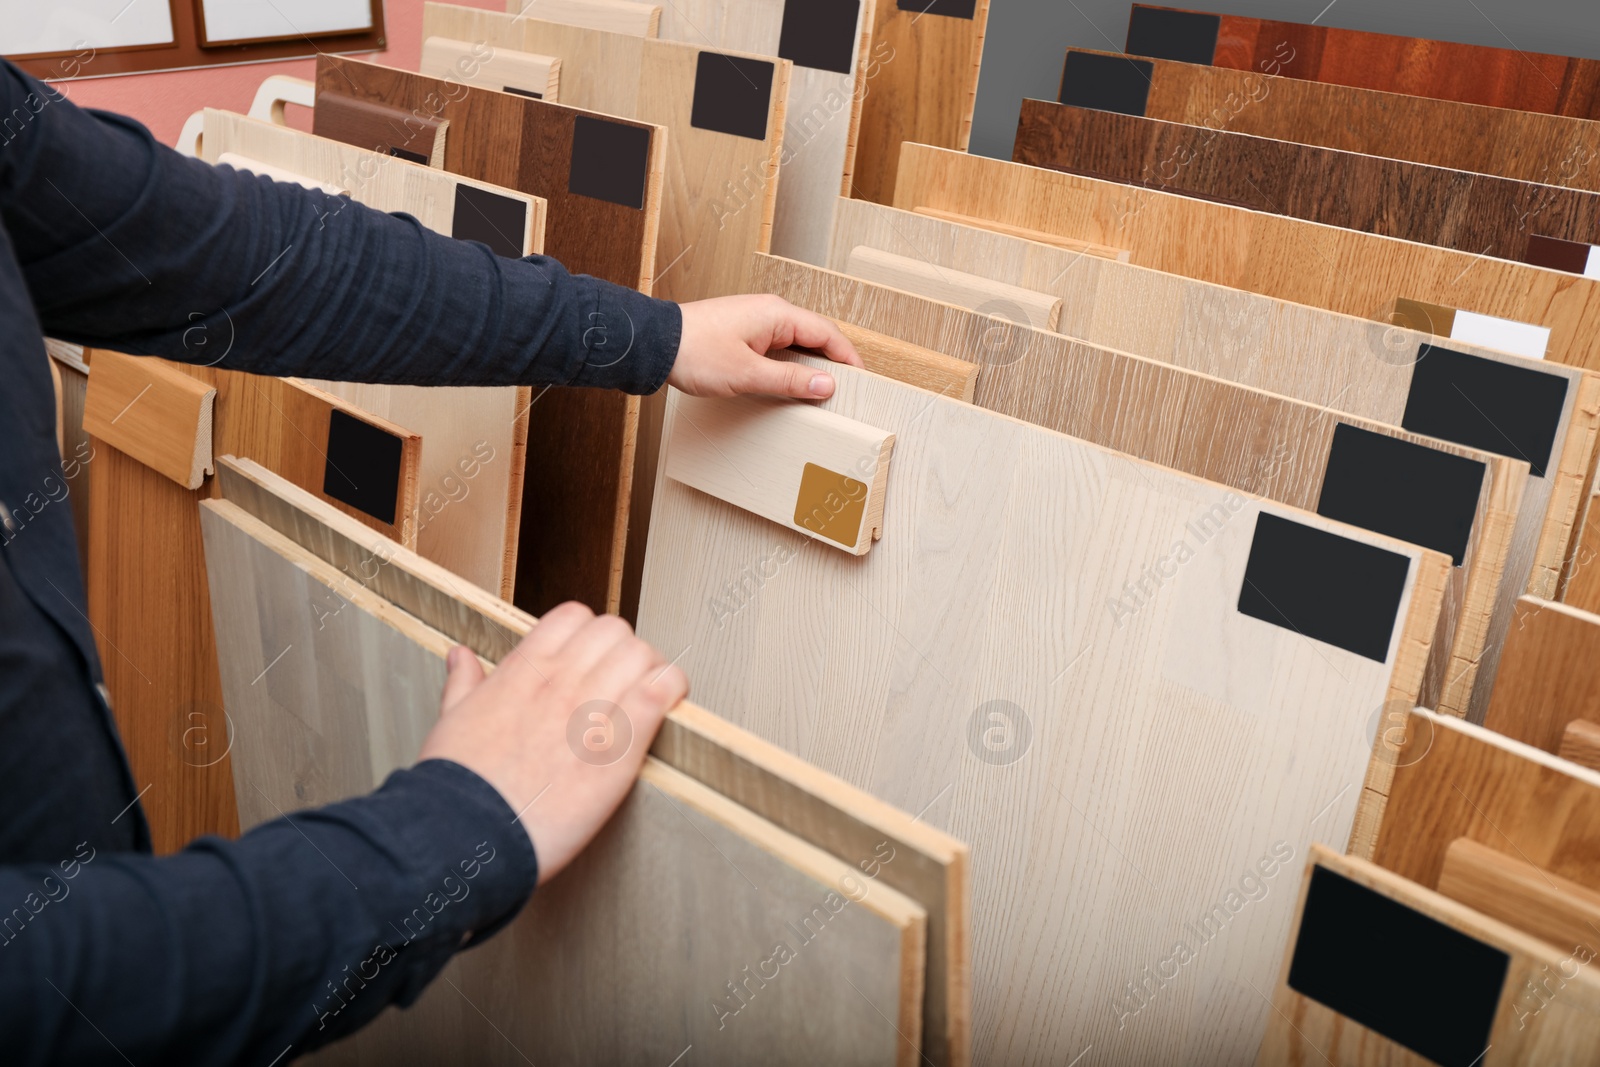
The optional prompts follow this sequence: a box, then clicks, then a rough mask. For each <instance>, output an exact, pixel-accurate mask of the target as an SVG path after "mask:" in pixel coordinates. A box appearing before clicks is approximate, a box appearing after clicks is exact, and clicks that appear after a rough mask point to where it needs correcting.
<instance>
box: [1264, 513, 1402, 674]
mask: <svg viewBox="0 0 1600 1067" xmlns="http://www.w3.org/2000/svg"><path fill="white" fill-rule="evenodd" d="M1410 573H1411V561H1410V560H1409V559H1408V558H1406V557H1405V556H1402V555H1400V554H1399V553H1398V552H1390V551H1389V550H1388V549H1384V548H1379V547H1377V546H1376V545H1367V544H1362V543H1361V542H1360V541H1352V540H1351V539H1350V538H1348V537H1340V536H1339V535H1338V534H1336V533H1329V532H1328V531H1326V530H1319V529H1317V528H1315V527H1313V526H1306V525H1305V524H1303V523H1298V522H1294V521H1292V520H1289V519H1284V518H1279V517H1278V516H1276V515H1272V514H1269V513H1267V512H1265V511H1263V512H1261V513H1260V514H1259V515H1258V516H1257V517H1256V529H1255V537H1254V539H1253V540H1252V541H1251V542H1250V560H1249V562H1248V563H1246V564H1245V568H1244V583H1243V585H1242V586H1241V588H1240V590H1239V611H1240V612H1241V613H1242V614H1245V615H1249V616H1250V617H1251V618H1254V619H1260V620H1261V621H1262V622H1270V623H1272V624H1273V625H1274V626H1282V627H1283V628H1284V629H1286V630H1293V631H1294V632H1295V633H1298V634H1303V635H1304V636H1306V637H1310V638H1313V639H1315V640H1317V641H1326V642H1327V643H1328V644H1330V645H1337V646H1338V647H1339V648H1342V649H1344V650H1345V651H1347V652H1354V653H1355V654H1356V655H1358V656H1365V657H1367V658H1368V659H1373V660H1377V661H1378V662H1379V663H1382V662H1383V661H1384V660H1385V659H1386V658H1387V657H1388V655H1389V638H1390V636H1391V635H1392V634H1393V633H1394V624H1395V615H1396V613H1397V612H1399V610H1400V599H1401V597H1403V596H1404V595H1405V591H1406V578H1407V576H1408V575H1409V574H1410Z"/></svg>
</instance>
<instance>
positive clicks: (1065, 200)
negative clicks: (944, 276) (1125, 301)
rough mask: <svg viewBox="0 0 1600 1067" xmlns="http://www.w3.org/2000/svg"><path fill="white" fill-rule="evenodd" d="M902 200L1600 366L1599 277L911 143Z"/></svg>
mask: <svg viewBox="0 0 1600 1067" xmlns="http://www.w3.org/2000/svg"><path fill="white" fill-rule="evenodd" d="M895 206H896V207H899V208H903V209H905V210H908V211H909V210H915V209H917V208H921V207H931V208H936V209H941V210H949V211H960V212H963V213H966V214H969V215H973V216H975V217H978V218H991V219H994V220H995V221H998V222H1003V223H1006V224H1008V225H1013V226H1028V227H1031V228H1033V229H1040V230H1049V231H1053V232H1056V233H1061V234H1065V235H1067V236H1071V237H1074V238H1077V239H1078V240H1084V241H1093V242H1097V243H1103V244H1110V245H1114V246H1116V247H1120V248H1127V249H1129V251H1130V253H1131V258H1130V262H1132V263H1136V264H1139V265H1140V266H1146V267H1154V268H1156V269H1157V270H1164V271H1168V272H1170V273H1173V274H1182V275H1185V276H1187V277H1191V278H1199V279H1201V280H1203V281H1209V282H1215V283H1217V284H1220V285H1228V286H1233V287H1234V288H1238V289H1247V290H1250V291H1251V292H1256V293H1261V294H1263V295H1265V296H1273V297H1277V298H1278V299H1280V300H1291V301H1294V302H1295V303H1300V304H1310V305H1312V306H1313V307H1321V308H1326V309H1328V310H1330V311H1341V312H1344V313H1346V314H1350V315H1360V316H1362V317H1364V318H1380V317H1381V318H1383V319H1384V320H1385V321H1387V320H1388V318H1389V316H1390V315H1391V314H1392V311H1393V308H1394V303H1395V301H1396V300H1397V299H1411V300H1420V301H1426V302H1428V303H1431V304H1438V305H1442V306H1444V307H1447V308H1459V309H1461V310H1463V311H1467V312H1474V313H1477V314H1481V315H1484V316H1490V317H1493V318H1497V319H1506V320H1511V321H1512V322H1515V323H1526V324H1531V325H1533V326H1537V327H1542V328H1546V329H1549V330H1550V335H1549V341H1548V346H1547V351H1546V352H1545V353H1543V354H1544V355H1546V356H1547V357H1548V358H1550V359H1552V360H1555V361H1557V362H1560V363H1565V364H1567V365H1569V366H1576V367H1593V368H1595V369H1600V283H1596V282H1595V281H1591V280H1589V279H1586V278H1582V277H1579V276H1577V275H1572V274H1564V273H1560V272H1557V271H1552V270H1545V269H1543V268H1539V267H1531V266H1527V265H1525V264H1520V263H1508V262H1505V261H1503V260H1495V259H1487V258H1484V257H1482V256H1474V255H1471V254H1469V253H1466V252H1457V251H1454V250H1453V249H1447V248H1435V247H1432V246H1429V245H1421V244H1415V243H1412V242H1409V241H1401V240H1398V239H1396V238H1392V237H1380V236H1378V235H1375V234H1368V233H1358V232H1355V231H1352V230H1342V229H1338V228H1335V227H1332V226H1323V225H1320V224H1318V223H1314V222H1306V221H1305V220H1303V219H1292V218H1288V217H1286V216H1282V215H1272V214H1267V213H1265V212H1259V211H1249V210H1246V209H1244V208H1238V207H1232V206H1230V205H1226V204H1215V203H1208V202H1206V201H1202V200H1195V199H1192V198H1190V197H1185V196H1178V195H1177V194H1174V193H1163V192H1157V191H1155V190H1151V189H1140V188H1137V187H1134V186H1128V185H1122V184H1119V183H1116V182H1107V181H1102V180H1099V179H1095V178H1083V177H1079V176H1077V175H1071V174H1062V173H1060V172H1058V171H1050V170H1044V169H1041V168H1037V167H1028V166H1024V165H1022V164H1019V163H1007V162H1004V161H1001V160H992V159H985V158H983V157H981V156H972V155H967V154H966V153H963V152H951V151H948V150H945V149H938V148H929V147H927V146H924V145H915V144H907V145H905V146H904V148H903V150H902V158H901V161H900V177H899V182H898V184H897V185H896V187H895Z"/></svg>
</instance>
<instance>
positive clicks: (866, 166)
mask: <svg viewBox="0 0 1600 1067" xmlns="http://www.w3.org/2000/svg"><path fill="white" fill-rule="evenodd" d="M802 17H805V16H802ZM988 23H989V0H876V14H875V15H874V22H873V26H872V55H871V56H870V58H869V59H868V60H867V68H866V72H865V76H864V77H863V79H862V81H861V90H860V91H861V92H862V93H864V94H865V95H864V98H863V100H862V103H861V132H860V135H859V136H858V138H857V147H856V165H855V171H854V174H853V175H852V177H851V180H850V188H849V190H848V194H849V195H850V196H854V197H860V198H862V199H865V200H873V201H876V202H877V203H880V204H887V203H889V200H890V197H892V196H893V195H894V188H895V171H896V170H897V169H898V167H899V165H900V143H901V142H902V141H915V142H917V143H919V144H936V145H939V146H941V147H944V148H953V149H956V150H958V151H962V152H964V151H966V149H967V140H968V138H969V137H970V136H971V134H972V107H973V104H974V103H975V102H976V101H977V96H978V66H979V64H980V63H981V62H982V61H983V35H984V30H985V28H986V27H987V26H988Z"/></svg>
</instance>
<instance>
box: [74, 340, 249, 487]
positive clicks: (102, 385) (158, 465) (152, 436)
mask: <svg viewBox="0 0 1600 1067" xmlns="http://www.w3.org/2000/svg"><path fill="white" fill-rule="evenodd" d="M51 366H52V367H54V366H55V361H54V360H51ZM96 370H97V371H98V373H96V374H95V375H94V380H93V384H92V385H91V386H89V387H88V389H87V390H86V392H85V396H84V404H83V429H84V431H85V432H87V433H89V434H90V435H92V436H94V437H98V438H100V439H101V440H102V441H104V442H106V444H108V445H111V446H112V447H114V448H116V449H118V450H120V451H122V452H125V453H126V454H127V455H129V456H130V457H132V458H133V459H136V460H138V461H139V462H140V463H143V464H144V465H145V466H147V467H150V468H153V469H154V470H156V471H159V472H160V473H162V474H165V475H166V476H167V477H168V478H171V479H172V480H173V481H174V482H176V483H177V484H178V485H181V486H182V487H183V488H185V489H198V488H200V483H201V482H203V481H204V480H205V476H206V475H207V474H209V473H211V470H212V463H211V413H212V405H213V404H214V403H215V402H216V399H217V391H216V390H215V389H213V388H210V387H209V386H207V385H205V384H203V383H201V382H197V381H195V380H194V379H193V378H191V377H189V376H188V375H187V374H183V373H180V372H179V371H175V370H172V369H170V368H168V367H166V366H163V365H162V364H161V363H159V362H157V361H155V360H144V359H138V358H136V357H134V356H125V355H123V354H122V353H120V352H105V353H102V355H101V356H100V358H99V359H98V360H97V361H96ZM59 382H60V379H59V378H58V379H57V383H58V386H59ZM59 407H60V405H59V404H58V409H59ZM64 440H65V439H64V437H63V438H62V443H63V445H64Z"/></svg>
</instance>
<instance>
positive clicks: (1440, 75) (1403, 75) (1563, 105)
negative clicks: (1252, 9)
mask: <svg viewBox="0 0 1600 1067" xmlns="http://www.w3.org/2000/svg"><path fill="white" fill-rule="evenodd" d="M1153 6H1156V5H1147V4H1135V5H1134V7H1135V8H1144V7H1153ZM1167 10H1180V9H1173V8H1169V9H1167ZM1221 20H1222V21H1221V26H1220V29H1219V32H1218V34H1217V45H1216V51H1215V54H1214V55H1213V56H1212V59H1211V63H1212V65H1213V66H1218V67H1232V68H1234V69H1235V70H1255V69H1256V67H1257V65H1258V64H1259V63H1260V62H1261V60H1262V59H1264V58H1265V57H1267V56H1269V55H1271V54H1272V53H1273V51H1274V49H1275V48H1276V47H1277V46H1278V45H1279V44H1280V43H1281V42H1288V44H1289V45H1290V46H1291V47H1292V48H1293V49H1294V52H1295V58H1294V61H1293V62H1290V63H1285V64H1283V66H1282V73H1283V75H1284V76H1285V77H1289V78H1304V79H1307V80H1310V81H1319V82H1331V83H1333V84H1335V85H1351V86H1357V87H1360V88H1363V89H1382V90H1385V91H1388V92H1395V93H1405V94H1407V95H1410V96H1430V97H1437V98H1439V99H1442V100H1461V101H1464V102H1466V103H1472V104H1487V105H1489V106H1491V107H1502V108H1514V109H1516V110H1518V111H1538V112H1544V113H1546V114H1550V115H1571V116H1575V117H1578V118H1590V119H1594V118H1600V61H1597V60H1591V59H1572V58H1568V57H1566V56H1552V55H1541V54H1539V53H1531V52H1523V51H1521V50H1519V49H1515V48H1490V47H1486V46H1484V45H1470V44H1458V43H1455V42H1451V41H1431V40H1428V39H1426V38H1422V37H1400V36H1397V35H1394V34H1387V33H1367V32H1363V31H1360V30H1344V29H1338V28H1336V27H1332V26H1317V25H1311V24H1306V23H1299V22H1279V21H1276V20H1270V19H1255V18H1245V17H1243V16H1240V15H1223V16H1221Z"/></svg>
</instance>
